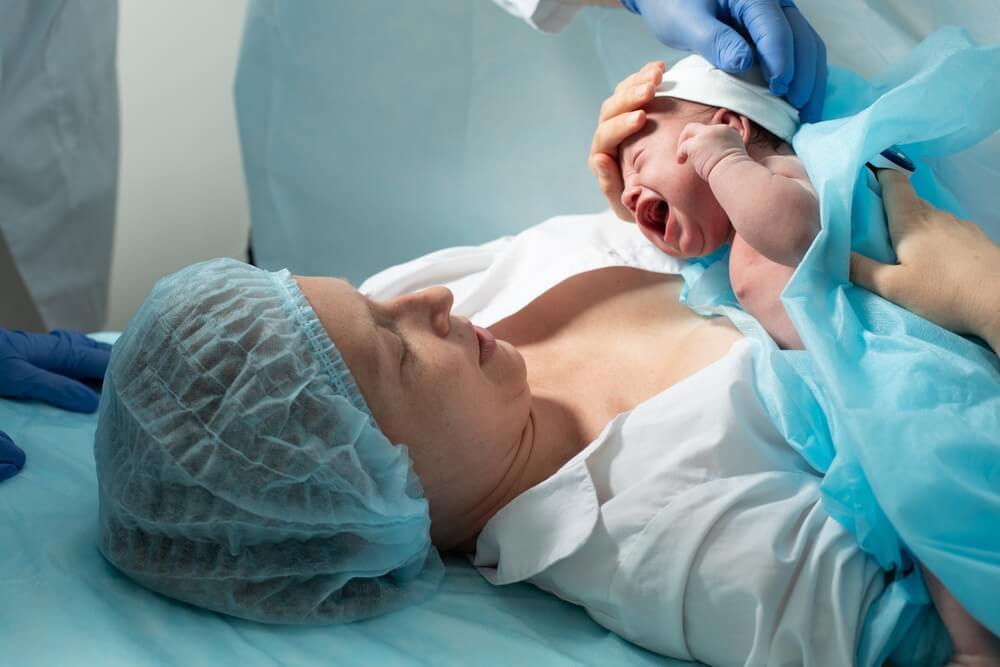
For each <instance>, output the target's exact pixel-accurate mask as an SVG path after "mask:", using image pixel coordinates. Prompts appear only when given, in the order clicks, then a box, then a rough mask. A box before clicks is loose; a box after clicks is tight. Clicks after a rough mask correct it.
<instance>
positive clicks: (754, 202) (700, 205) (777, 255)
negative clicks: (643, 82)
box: [622, 99, 819, 349]
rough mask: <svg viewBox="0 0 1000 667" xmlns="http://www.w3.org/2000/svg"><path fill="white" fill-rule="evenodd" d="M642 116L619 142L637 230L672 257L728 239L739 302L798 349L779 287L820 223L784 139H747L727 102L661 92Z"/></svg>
mask: <svg viewBox="0 0 1000 667" xmlns="http://www.w3.org/2000/svg"><path fill="white" fill-rule="evenodd" d="M647 118H648V120H647V126H646V129H645V130H644V131H643V132H641V133H639V134H638V135H636V137H635V138H634V139H633V140H630V141H628V142H626V144H624V145H623V148H622V174H623V177H624V181H625V191H624V194H623V196H622V203H623V204H624V205H625V206H626V207H627V208H628V209H629V210H631V211H632V213H633V215H634V217H635V219H636V221H637V222H638V223H639V226H640V229H641V230H642V233H643V234H644V235H645V236H646V237H647V238H648V239H649V240H650V241H651V242H652V243H653V244H654V245H656V246H657V247H659V248H660V249H661V250H663V251H664V252H666V253H667V254H669V255H672V256H674V257H699V256H704V255H707V254H709V253H711V252H714V251H715V250H716V249H718V248H719V247H720V246H721V245H723V244H724V243H726V242H727V241H729V242H731V243H732V251H731V253H730V259H729V272H730V277H731V279H732V283H733V290H734V291H735V293H736V296H737V298H738V299H739V301H740V304H741V305H742V306H743V308H744V309H745V310H746V311H747V312H748V313H750V314H751V315H753V316H754V317H755V318H757V320H758V321H759V322H760V323H761V325H763V327H764V328H765V330H767V332H768V333H769V334H770V335H771V337H772V338H774V340H775V342H776V343H777V344H778V345H779V346H780V347H782V348H786V349H788V348H795V349H799V348H801V347H802V342H801V340H800V338H799V336H798V334H797V333H796V331H795V328H794V327H793V326H792V323H791V321H790V320H789V319H788V315H787V313H786V312H785V309H784V307H783V306H782V304H781V299H780V294H781V290H782V289H784V286H785V284H786V283H787V282H788V279H789V278H790V277H791V275H792V272H793V271H794V269H795V266H797V265H798V262H799V261H800V260H801V259H802V256H803V255H804V253H805V251H806V249H808V247H809V244H810V243H812V239H813V238H814V237H815V235H816V233H817V232H818V231H819V203H818V199H817V197H816V193H815V191H814V190H813V188H812V185H811V184H810V183H809V179H808V176H807V175H806V172H805V168H804V167H803V166H802V163H801V162H800V161H799V160H798V158H797V157H795V155H794V153H792V151H791V148H790V147H788V145H787V144H785V143H781V144H779V145H777V146H772V145H769V144H766V143H762V142H757V143H754V142H749V140H750V137H751V134H752V132H753V131H754V128H753V125H752V123H751V122H750V121H749V120H748V119H746V118H745V117H744V116H740V115H739V114H736V113H734V112H732V111H729V110H726V109H711V108H708V107H703V106H702V105H696V104H692V103H688V102H681V101H679V100H672V99H658V100H656V101H655V102H654V103H653V104H651V105H650V106H649V107H647ZM692 120H702V121H705V122H692Z"/></svg>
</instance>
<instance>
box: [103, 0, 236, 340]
mask: <svg viewBox="0 0 1000 667" xmlns="http://www.w3.org/2000/svg"><path fill="white" fill-rule="evenodd" d="M245 11H246V0H211V2H204V0H160V1H156V2H147V1H146V0H121V3H120V8H119V30H118V82H119V90H120V95H121V133H122V134H121V165H120V180H119V190H118V221H117V229H116V232H115V247H114V255H113V259H112V270H111V301H110V309H109V311H110V312H109V319H108V328H109V329H112V330H121V329H122V328H123V327H124V326H125V323H126V322H127V321H128V318H129V317H131V315H132V313H134V312H135V310H136V309H137V308H138V307H139V304H141V303H142V301H143V299H145V297H146V294H147V293H148V292H149V290H150V288H151V287H152V286H153V283H154V282H156V280H157V279H158V278H160V277H161V276H164V275H166V274H168V273H171V272H173V271H175V270H177V269H179V268H182V267H184V266H187V265H188V264H191V263H193V262H197V261H200V260H203V259H209V258H211V257H222V256H229V257H236V258H239V259H245V255H246V247H247V233H248V228H249V212H248V209H247V203H246V187H245V185H244V182H243V171H242V167H241V163H240V150H239V141H238V136H237V131H236V115H235V111H234V108H233V77H234V74H235V71H236V62H237V55H238V52H239V45H240V37H241V35H242V30H243V18H244V14H245Z"/></svg>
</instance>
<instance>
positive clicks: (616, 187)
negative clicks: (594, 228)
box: [590, 153, 634, 222]
mask: <svg viewBox="0 0 1000 667" xmlns="http://www.w3.org/2000/svg"><path fill="white" fill-rule="evenodd" d="M590 168H591V170H592V171H593V172H594V174H595V175H596V176H597V182H598V184H599V185H600V187H601V192H603V193H604V197H605V198H606V199H607V200H608V206H610V207H611V210H612V211H614V213H615V215H617V216H618V217H619V218H620V219H622V220H624V221H625V222H634V220H633V219H632V212H631V211H629V210H628V208H626V207H625V205H624V204H622V192H623V191H624V190H625V182H624V181H623V180H622V172H621V169H620V168H619V166H618V163H617V162H616V161H615V159H614V158H613V157H611V156H610V155H607V154H606V153H596V154H594V155H592V156H591V158H590Z"/></svg>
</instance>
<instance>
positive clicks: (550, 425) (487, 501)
mask: <svg viewBox="0 0 1000 667" xmlns="http://www.w3.org/2000/svg"><path fill="white" fill-rule="evenodd" d="M586 444H587V443H586V442H585V441H584V436H583V429H582V424H581V422H580V420H579V419H577V417H576V416H575V415H574V414H573V412H572V411H571V410H569V409H568V408H567V406H566V405H565V404H563V403H562V402H560V401H558V400H556V399H555V398H554V397H551V396H546V395H545V394H544V393H543V394H535V393H534V392H533V393H532V403H531V409H530V411H529V413H528V419H527V422H526V423H525V426H524V429H523V430H522V431H521V436H520V440H519V441H518V442H517V443H515V445H514V446H513V447H512V450H511V451H512V455H511V457H510V465H508V466H507V468H506V470H504V471H503V473H502V475H501V476H500V479H499V481H498V483H497V484H496V486H495V487H494V489H493V491H491V492H490V494H489V495H488V496H487V497H486V498H484V500H483V502H481V503H480V504H479V505H477V507H476V508H475V509H474V510H473V512H472V515H473V517H472V521H470V522H468V524H467V525H469V526H470V528H471V529H472V530H471V531H470V535H469V536H468V537H467V538H463V540H462V541H461V543H460V545H459V547H458V548H459V549H460V550H461V551H463V552H465V553H473V552H475V550H476V540H477V539H478V538H479V533H480V532H481V531H482V529H483V527H484V526H485V525H486V523H487V522H488V521H489V520H490V519H491V518H493V515H495V514H496V513H497V512H499V511H500V510H501V509H503V508H504V507H506V506H507V504H508V503H510V502H511V501H512V500H514V499H515V498H517V497H518V496H519V495H521V494H522V493H524V492H525V491H527V490H528V489H530V488H532V487H533V486H536V485H538V484H540V483H541V482H543V481H545V480H546V479H548V478H549V477H551V476H552V475H553V474H555V472H556V471H557V470H559V468H561V467H562V466H563V464H565V463H566V462H567V461H569V460H570V459H571V458H573V456H575V455H576V454H577V453H578V452H579V451H580V450H581V449H582V448H583V447H584V446H586Z"/></svg>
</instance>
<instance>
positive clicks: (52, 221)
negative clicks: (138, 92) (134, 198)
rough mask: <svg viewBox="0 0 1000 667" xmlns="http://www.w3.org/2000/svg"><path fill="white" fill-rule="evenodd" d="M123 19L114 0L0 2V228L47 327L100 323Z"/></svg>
mask: <svg viewBox="0 0 1000 667" xmlns="http://www.w3.org/2000/svg"><path fill="white" fill-rule="evenodd" d="M117 27H118V3H117V0H87V2H69V1H67V0H49V1H46V2H41V1H39V0H7V1H6V2H4V3H3V9H2V10H0V146H2V149H0V150H2V153H0V234H2V235H3V237H4V240H5V242H6V245H7V247H8V248H9V250H10V254H11V255H12V256H13V258H14V261H15V263H16V265H17V270H18V272H19V273H20V276H21V279H22V280H23V282H24V285H25V287H26V288H27V290H28V291H29V292H30V294H31V298H32V301H33V302H34V305H35V308H36V309H37V310H38V312H39V314H40V315H41V317H42V319H43V320H44V321H45V325H46V326H47V327H48V328H74V329H84V330H89V331H94V330H97V329H101V328H103V327H104V320H105V316H106V311H107V300H108V280H109V276H110V273H111V242H112V236H113V233H114V220H115V196H116V193H117V185H118V83H117V79H116V76H115V44H116V39H115V37H116V33H117ZM0 298H4V292H3V286H2V285H0Z"/></svg>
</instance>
